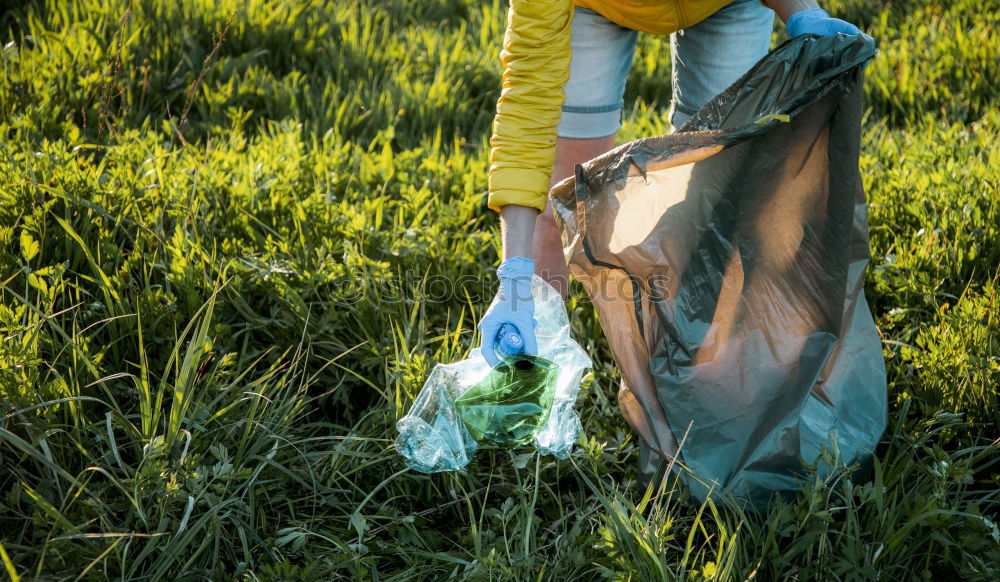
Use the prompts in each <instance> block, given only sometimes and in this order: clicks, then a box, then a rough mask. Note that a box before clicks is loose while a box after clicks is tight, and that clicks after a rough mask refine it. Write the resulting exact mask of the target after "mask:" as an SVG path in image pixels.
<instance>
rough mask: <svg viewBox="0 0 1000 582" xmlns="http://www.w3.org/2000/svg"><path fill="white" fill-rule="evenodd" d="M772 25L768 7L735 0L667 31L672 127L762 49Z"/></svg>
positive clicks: (726, 84) (768, 42)
mask: <svg viewBox="0 0 1000 582" xmlns="http://www.w3.org/2000/svg"><path fill="white" fill-rule="evenodd" d="M773 27H774V11H773V10H771V9H770V8H767V7H765V6H763V5H762V4H761V3H760V2H758V1H757V0H736V1H735V2H733V3H732V4H729V5H727V6H725V7H723V8H722V9H721V10H719V11H718V12H716V13H715V14H713V15H711V16H709V17H708V18H706V19H705V20H703V21H701V22H699V23H698V24H696V25H694V26H690V27H688V28H685V29H684V30H679V31H677V32H675V33H674V34H672V35H670V48H671V51H670V52H671V70H672V74H673V79H672V87H673V99H672V100H671V105H670V124H671V125H672V126H673V129H674V131H676V130H677V129H680V128H681V127H682V126H683V125H684V124H685V123H687V122H688V121H689V120H690V119H691V116H692V115H694V114H695V113H697V112H698V110H699V109H701V108H702V107H703V106H705V104H707V103H708V102H709V101H711V100H712V98H714V97H715V96H716V95H718V94H719V93H721V92H722V91H724V90H725V89H726V88H727V87H729V86H730V85H732V84H733V83H734V82H735V81H736V80H737V79H739V78H740V77H741V76H743V74H744V73H746V72H747V71H748V70H750V67H752V66H753V65H754V64H755V63H756V62H757V61H759V60H760V59H761V58H763V57H764V55H766V54H767V51H768V49H769V48H770V47H771V31H772V29H773Z"/></svg>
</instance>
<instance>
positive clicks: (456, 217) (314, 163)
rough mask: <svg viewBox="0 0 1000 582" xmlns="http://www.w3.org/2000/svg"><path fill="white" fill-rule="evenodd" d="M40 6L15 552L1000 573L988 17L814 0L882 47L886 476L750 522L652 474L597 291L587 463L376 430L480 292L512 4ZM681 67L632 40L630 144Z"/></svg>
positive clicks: (490, 230) (220, 0)
mask: <svg viewBox="0 0 1000 582" xmlns="http://www.w3.org/2000/svg"><path fill="white" fill-rule="evenodd" d="M18 6H20V7H19V8H17V9H15V10H12V11H9V12H7V13H6V14H4V15H2V16H0V30H2V31H3V44H4V45H5V47H6V48H3V52H2V53H0V61H2V62H0V67H2V69H3V76H2V77H0V134H2V136H3V139H2V140H0V249H2V250H0V340H2V341H0V561H2V563H3V568H2V569H0V572H4V573H5V574H6V575H7V576H9V577H11V578H14V577H15V576H18V577H20V579H22V580H34V579H38V580H50V579H51V580H74V579H77V578H78V577H79V578H81V579H95V580H100V579H116V580H122V579H124V580H132V579H148V580H203V579H214V580H231V579H234V578H237V579H247V580H317V579H319V580H326V579H359V580H369V579H378V580H434V581H436V580H442V579H449V578H453V579H460V580H461V579H464V580H517V581H520V580H552V579H555V580H574V579H578V580H591V579H602V578H606V579H613V580H633V581H637V582H638V581H646V580H746V579H754V580H876V579H878V580H911V579H914V580H922V579H927V580H941V579H946V580H947V579H954V580H995V579H998V578H1000V530H998V526H997V520H998V515H997V513H998V508H1000V500H998V499H997V496H998V489H1000V467H998V459H1000V451H998V446H1000V445H998V443H997V441H996V439H997V438H998V437H1000V403H998V398H997V386H998V385H1000V321H998V319H997V291H998V276H1000V246H998V244H997V241H1000V232H998V226H997V225H998V224H1000V204H998V202H1000V196H998V192H997V188H998V177H997V171H996V168H998V167H1000V159H998V156H1000V154H998V150H997V148H996V146H995V140H996V135H997V133H998V131H1000V114H998V111H997V103H996V96H997V95H998V93H1000V90H998V86H997V79H998V78H1000V73H998V70H997V67H998V65H997V63H998V62H1000V61H998V59H997V46H998V44H1000V43H998V42H997V35H996V25H997V14H996V11H995V10H994V11H990V10H987V9H985V8H983V7H982V6H980V4H978V3H973V2H970V1H964V0H963V1H960V2H954V3H950V4H947V5H940V6H939V5H938V3H932V2H924V1H922V0H913V1H911V2H904V1H892V2H890V1H879V2H861V1H860V0H848V1H844V2H832V3H830V5H829V6H828V9H829V10H830V11H831V12H834V13H835V14H837V15H839V16H842V17H845V18H847V19H849V20H852V21H854V22H857V23H859V24H860V25H861V26H862V27H864V28H866V30H867V31H868V32H869V33H870V34H872V36H874V37H875V38H876V40H877V41H878V42H879V46H880V50H881V55H880V56H879V57H878V58H877V59H876V60H875V61H874V62H873V63H872V64H871V66H869V67H868V69H867V71H866V75H867V78H866V99H867V101H866V104H867V106H868V107H869V109H868V111H867V112H866V115H865V120H864V126H865V127H864V132H863V140H862V150H861V151H862V158H861V171H862V175H863V176H864V181H865V187H866V191H867V194H868V198H869V208H870V213H869V219H870V226H871V238H872V262H871V265H870V267H869V271H868V278H867V287H866V293H867V294H868V297H869V298H870V301H871V305H872V309H873V312H874V313H875V316H876V318H877V320H878V324H879V328H880V332H881V334H882V337H883V346H884V354H885V357H886V362H887V366H888V372H889V380H890V386H889V390H890V403H891V410H890V419H889V420H890V423H889V429H888V431H887V432H886V435H885V437H884V438H883V441H882V443H881V445H880V447H879V450H878V455H877V459H876V461H875V464H874V467H873V471H872V478H871V480H870V481H867V482H860V483H854V482H852V481H851V480H850V479H848V478H847V474H846V472H836V471H835V472H833V473H831V474H830V475H829V476H827V477H826V478H823V479H820V478H815V479H813V480H812V481H808V482H804V483H803V484H802V490H801V491H800V492H799V493H798V494H797V495H795V496H793V498H791V499H788V500H786V501H783V502H780V503H778V504H777V505H776V506H775V507H774V508H773V510H772V511H770V512H769V513H767V514H766V515H756V514H750V513H746V512H744V511H743V510H741V509H739V508H738V507H731V506H729V505H728V504H725V503H722V502H720V503H717V504H706V505H703V506H700V507H699V506H697V505H694V506H693V505H690V504H689V503H687V502H686V501H685V497H684V491H683V490H681V489H679V488H678V485H677V484H676V483H675V482H674V481H672V480H670V481H668V482H667V483H665V484H663V486H662V487H661V488H654V487H651V488H647V489H643V488H642V487H640V486H638V485H637V484H636V482H635V481H636V480H635V465H636V462H637V458H638V450H637V448H636V443H635V440H634V439H635V437H634V436H633V435H632V434H631V433H630V432H629V431H628V429H627V428H626V426H625V424H624V422H623V421H622V419H621V417H620V415H619V413H618V410H617V402H616V398H615V393H616V391H617V388H618V381H619V377H618V374H617V371H616V370H615V368H614V365H613V360H612V358H611V355H610V352H609V351H608V348H607V345H606V343H605V341H604V339H603V336H602V332H601V329H600V325H599V323H598V322H597V320H596V317H595V316H594V312H593V308H592V306H591V305H590V303H589V300H588V299H587V297H586V296H585V294H584V293H583V291H582V289H581V288H580V287H579V286H577V285H574V286H573V288H572V289H571V296H570V299H569V301H568V303H567V308H568V311H569V313H570V316H571V318H572V320H573V325H574V333H575V337H576V338H577V339H578V340H579V341H580V343H581V345H583V346H584V347H585V348H586V349H587V350H588V351H589V352H590V353H591V354H592V355H593V357H594V360H595V368H596V369H595V377H596V378H595V381H594V382H593V384H591V386H590V387H589V388H588V389H587V390H586V391H585V392H584V393H583V395H582V396H581V399H580V402H579V404H578V409H579V411H580V414H581V418H582V419H583V423H584V426H585V433H586V434H585V436H584V437H583V438H582V439H581V442H580V445H579V447H578V449H577V451H576V452H575V454H574V456H573V458H572V459H571V460H569V461H558V460H555V459H552V458H550V457H542V458H538V457H537V456H535V455H534V454H533V453H531V452H529V451H520V452H515V453H507V452H503V451H499V450H484V451H482V452H481V453H480V454H479V455H478V456H477V458H476V460H475V461H474V462H473V464H472V465H470V467H469V468H468V470H466V471H463V472H459V473H453V474H441V475H434V476H427V475H421V474H416V473H413V472H411V471H409V470H406V469H405V467H404V465H403V464H402V462H401V460H400V459H399V457H398V456H397V455H396V453H395V451H394V450H393V448H392V439H393V438H394V437H395V432H394V428H393V425H394V423H395V421H396V419H397V418H399V417H400V416H402V415H403V414H404V413H405V411H406V410H407V408H408V407H409V405H410V403H411V402H412V400H413V398H414V396H415V395H416V392H417V391H418V390H419V388H420V385H421V384H422V382H423V380H424V379H425V378H426V375H427V374H428V373H429V371H430V369H431V368H432V367H433V365H434V363H435V362H439V361H452V360H455V359H458V358H461V357H463V356H464V355H465V353H466V352H467V350H468V349H469V347H470V346H471V345H472V343H473V341H474V339H475V337H474V333H473V332H474V327H475V322H476V321H477V320H478V318H479V316H480V315H481V313H482V310H483V309H484V307H485V305H486V304H487V303H488V301H489V299H490V298H491V296H492V290H493V285H494V280H493V277H492V272H491V270H490V269H491V267H493V266H494V265H495V263H496V258H497V250H498V246H499V237H498V236H497V232H496V222H495V221H496V218H495V215H494V214H493V213H491V212H489V211H487V210H486V208H485V205H484V199H485V189H486V174H485V171H486V167H487V159H486V155H487V149H486V148H487V139H488V132H489V128H490V123H491V121H492V107H493V103H494V102H495V100H496V97H497V95H498V93H499V61H498V51H499V47H500V39H501V35H502V33H503V25H504V18H505V10H506V7H505V5H503V4H502V3H500V2H489V1H487V2H467V1H464V0H363V1H359V2H333V1H330V2H315V3H306V2H292V1H280V2H271V3H266V2H263V1H259V0H255V1H251V2H237V1H235V0H217V1H215V2H195V1H193V0H182V1H178V2H161V1H153V0H143V1H138V0H136V1H133V2H130V3H115V2H103V1H101V0H72V1H69V2H60V3H51V2H50V3H41V2H35V3H32V2H26V3H19V4H18ZM227 23H228V24H229V27H228V28H227ZM778 30H779V33H780V27H779V28H778ZM29 37H30V38H29ZM667 54H668V50H667V46H666V43H665V40H664V39H654V38H648V37H644V38H643V39H642V40H641V42H640V54H638V55H637V58H636V62H635V66H634V70H633V77H632V78H631V79H630V83H629V87H628V90H627V94H626V99H627V100H628V102H629V105H628V107H627V108H626V119H625V127H624V129H623V132H622V138H623V139H632V138H634V137H641V136H646V135H650V134H652V133H655V132H656V131H662V130H663V129H664V127H665V125H666V124H665V117H664V115H665V111H666V107H667V104H668V101H669V95H668V94H666V92H667V91H669V71H668V70H667V69H668V68H669V63H668V62H667V61H665V60H664V57H665V55H667ZM199 79H200V81H199ZM185 111H186V112H187V115H186V118H185V115H184V113H185ZM442 281H449V282H452V283H453V284H452V286H451V287H450V288H449V295H448V296H447V298H446V299H444V300H442V299H441V290H440V289H438V288H437V287H435V286H436V285H438V284H440V282H442ZM456 282H460V284H456ZM827 461H829V462H832V461H833V458H832V457H831V458H828V459H827Z"/></svg>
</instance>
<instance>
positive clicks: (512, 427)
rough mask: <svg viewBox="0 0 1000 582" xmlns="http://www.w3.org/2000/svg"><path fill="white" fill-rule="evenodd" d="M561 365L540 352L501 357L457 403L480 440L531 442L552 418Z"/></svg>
mask: <svg viewBox="0 0 1000 582" xmlns="http://www.w3.org/2000/svg"><path fill="white" fill-rule="evenodd" d="M558 370H559V366H558V365H557V364H555V363H553V362H550V361H549V360H546V359H544V358H539V357H537V356H526V355H514V356H508V357H506V358H504V359H503V360H501V362H500V363H499V364H497V366H496V367H495V368H493V370H491V371H490V373H489V375H488V376H486V378H484V379H483V380H481V381H480V382H478V383H477V384H475V385H473V386H472V387H471V388H469V389H468V390H466V391H465V393H463V394H462V395H461V396H460V397H459V398H458V400H456V401H455V407H456V408H457V409H458V412H459V414H460V415H461V416H462V421H463V422H464V423H465V427H466V428H467V429H469V432H470V433H471V434H472V436H473V438H475V439H476V440H477V441H479V442H484V441H490V442H493V443H496V444H498V445H500V446H501V447H504V448H515V447H519V446H521V445H526V444H529V443H530V442H531V441H532V440H533V439H534V438H535V435H536V434H538V431H540V430H541V429H542V427H543V426H544V425H545V423H546V421H548V419H549V412H550V411H551V410H552V400H553V398H554V396H555V388H556V380H557V378H558V374H557V372H558Z"/></svg>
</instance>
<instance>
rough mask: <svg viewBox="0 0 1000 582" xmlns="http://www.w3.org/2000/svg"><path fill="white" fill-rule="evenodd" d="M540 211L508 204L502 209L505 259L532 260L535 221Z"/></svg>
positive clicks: (501, 218)
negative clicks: (521, 258) (520, 258)
mask: <svg viewBox="0 0 1000 582" xmlns="http://www.w3.org/2000/svg"><path fill="white" fill-rule="evenodd" d="M537 217H538V210H537V209H535V208H532V207H530V206H521V205H519V204H507V205H505V206H502V207H500V235H501V237H502V240H503V258H504V259H505V260H506V259H509V258H511V257H524V258H526V259H530V258H531V251H532V241H533V240H534V236H535V219H536V218H537Z"/></svg>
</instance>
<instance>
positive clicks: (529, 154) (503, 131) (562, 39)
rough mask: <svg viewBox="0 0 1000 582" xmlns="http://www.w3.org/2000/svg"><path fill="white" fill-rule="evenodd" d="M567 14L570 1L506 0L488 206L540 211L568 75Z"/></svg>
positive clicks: (492, 139)
mask: <svg viewBox="0 0 1000 582" xmlns="http://www.w3.org/2000/svg"><path fill="white" fill-rule="evenodd" d="M572 17H573V5H572V0H511V3H510V11H509V12H508V14H507V32H506V34H505V35H504V41H503V50H502V51H501V53H500V61H501V63H502V64H503V86H502V90H501V93H500V99H499V100H497V114H496V117H495V118H494V120H493V136H492V137H491V138H490V146H491V147H490V171H489V198H488V200H487V203H488V205H489V207H490V208H492V209H493V210H499V209H500V207H501V206H503V205H505V204H520V205H523V206H532V207H534V208H537V209H539V210H544V209H545V195H546V193H547V192H548V189H549V179H550V177H551V175H552V164H553V163H554V162H555V147H556V129H557V127H558V125H559V119H560V116H561V115H562V113H561V108H562V104H563V86H564V85H565V84H566V80H567V79H568V78H569V60H570V44H569V42H570V21H571V19H572Z"/></svg>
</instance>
